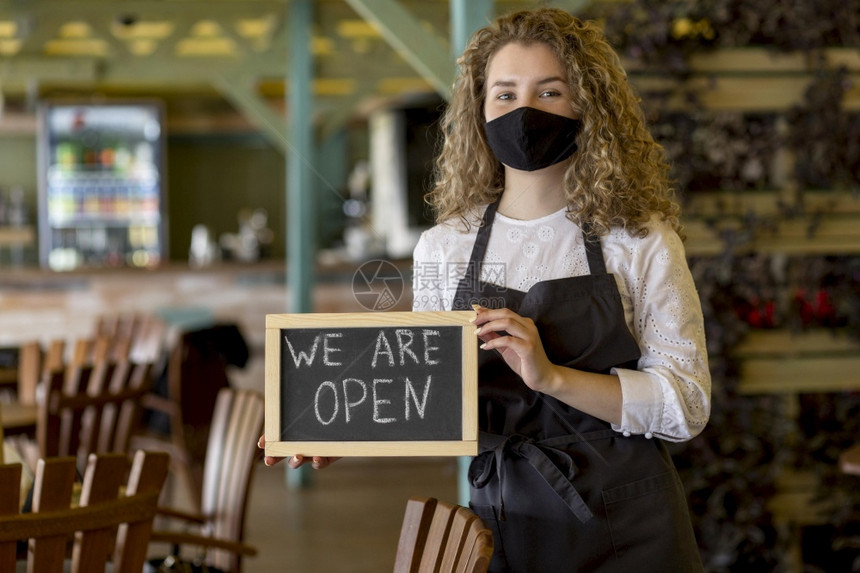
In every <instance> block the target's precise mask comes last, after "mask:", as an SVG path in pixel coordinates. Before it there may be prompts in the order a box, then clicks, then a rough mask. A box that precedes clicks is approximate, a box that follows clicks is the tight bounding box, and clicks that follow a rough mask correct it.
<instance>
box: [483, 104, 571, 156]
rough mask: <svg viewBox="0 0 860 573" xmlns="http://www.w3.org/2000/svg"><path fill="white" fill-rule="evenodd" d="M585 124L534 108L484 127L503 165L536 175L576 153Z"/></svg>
mask: <svg viewBox="0 0 860 573" xmlns="http://www.w3.org/2000/svg"><path fill="white" fill-rule="evenodd" d="M581 126H582V122H581V121H579V120H578V119H571V118H569V117H564V116H562V115H556V114H554V113H548V112H545V111H541V110H539V109H535V108H532V107H520V108H517V109H515V110H514V111H512V112H509V113H506V114H505V115H503V116H501V117H497V118H496V119H494V120H492V121H488V122H487V123H485V124H484V132H485V133H486V134H487V143H489V145H490V149H492V150H493V153H494V154H495V156H496V158H497V159H498V160H499V161H501V162H502V163H503V164H505V165H507V166H508V167H511V168H513V169H518V170H520V171H536V170H538V169H543V168H544V167H549V166H550V165H555V164H556V163H558V162H560V161H564V160H565V159H567V158H568V157H570V156H571V155H573V152H574V151H576V136H577V134H578V133H579V129H580V127H581Z"/></svg>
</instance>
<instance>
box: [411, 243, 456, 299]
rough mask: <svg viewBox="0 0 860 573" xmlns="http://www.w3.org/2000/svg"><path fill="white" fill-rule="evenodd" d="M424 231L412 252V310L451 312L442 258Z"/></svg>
mask: <svg viewBox="0 0 860 573" xmlns="http://www.w3.org/2000/svg"><path fill="white" fill-rule="evenodd" d="M432 243H433V241H432V238H431V237H430V233H429V232H428V231H424V232H423V233H422V234H421V237H420V238H419V239H418V243H417V244H416V245H415V249H414V250H413V252H412V310H413V311H428V310H450V309H449V308H446V306H447V305H446V300H445V296H444V295H445V276H444V269H443V265H442V261H441V257H440V256H439V255H438V252H437V251H438V250H437V249H436V248H435V247H434V246H433V244H432Z"/></svg>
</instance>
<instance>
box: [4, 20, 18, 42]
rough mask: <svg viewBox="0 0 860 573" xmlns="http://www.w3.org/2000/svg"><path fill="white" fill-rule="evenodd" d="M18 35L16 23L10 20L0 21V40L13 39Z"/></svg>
mask: <svg viewBox="0 0 860 573" xmlns="http://www.w3.org/2000/svg"><path fill="white" fill-rule="evenodd" d="M17 35H18V23H17V22H14V21H12V20H0V38H14V37H15V36H17Z"/></svg>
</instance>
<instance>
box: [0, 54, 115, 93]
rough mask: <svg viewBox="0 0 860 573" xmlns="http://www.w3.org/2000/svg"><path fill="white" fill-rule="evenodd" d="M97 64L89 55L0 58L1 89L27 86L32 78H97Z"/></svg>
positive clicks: (72, 81)
mask: <svg viewBox="0 0 860 573" xmlns="http://www.w3.org/2000/svg"><path fill="white" fill-rule="evenodd" d="M98 77H99V66H98V63H97V61H96V60H95V59H93V58H47V57H41V56H35V57H28V56H23V57H17V58H9V59H0V79H2V80H3V87H4V89H8V88H10V87H16V86H18V87H20V86H27V85H28V84H29V83H30V82H32V81H37V82H41V81H50V82H68V83H70V84H81V83H90V82H94V81H96V80H98Z"/></svg>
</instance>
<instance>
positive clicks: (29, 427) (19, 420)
mask: <svg viewBox="0 0 860 573" xmlns="http://www.w3.org/2000/svg"><path fill="white" fill-rule="evenodd" d="M37 417H38V408H37V407H36V406H35V405H32V406H28V405H25V404H20V403H18V402H10V403H7V404H0V420H2V422H3V433H4V434H6V435H11V434H25V433H35V431H36V418H37Z"/></svg>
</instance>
